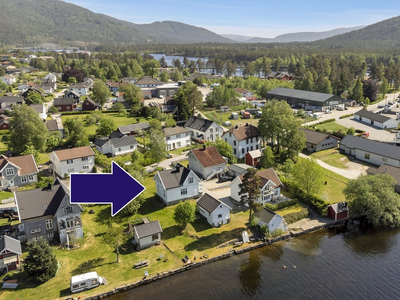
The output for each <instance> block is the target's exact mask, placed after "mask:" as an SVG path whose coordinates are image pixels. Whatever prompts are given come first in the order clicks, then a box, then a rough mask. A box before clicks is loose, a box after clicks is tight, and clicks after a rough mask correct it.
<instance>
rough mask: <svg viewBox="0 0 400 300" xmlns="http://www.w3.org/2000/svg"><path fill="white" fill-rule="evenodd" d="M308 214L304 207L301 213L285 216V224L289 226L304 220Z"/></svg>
mask: <svg viewBox="0 0 400 300" xmlns="http://www.w3.org/2000/svg"><path fill="white" fill-rule="evenodd" d="M308 213H309V211H308V208H306V207H304V208H303V209H302V210H301V211H298V212H293V213H290V214H287V215H285V220H286V223H288V224H291V223H294V222H297V221H299V220H301V219H304V218H306V217H307V216H308Z"/></svg>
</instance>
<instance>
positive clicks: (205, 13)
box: [65, 0, 400, 37]
mask: <svg viewBox="0 0 400 300" xmlns="http://www.w3.org/2000/svg"><path fill="white" fill-rule="evenodd" d="M65 1H66V2H70V3H74V4H76V5H79V6H82V7H85V8H87V9H89V10H91V11H94V12H97V13H103V14H106V15H109V16H112V17H115V18H117V19H121V20H126V21H130V22H133V23H137V24H144V23H152V22H155V21H166V20H171V21H178V22H183V23H187V24H190V25H195V26H199V27H204V28H207V29H209V30H211V31H214V32H216V33H218V34H224V33H230V34H240V35H248V36H259V37H275V36H277V35H279V34H283V33H292V32H300V31H325V30H330V29H334V28H340V27H353V26H359V25H369V24H372V23H376V22H379V21H381V20H384V19H388V18H391V17H395V16H398V15H400V5H399V3H398V0H387V1H382V2H380V1H376V0H375V1H370V0H364V1H361V0H347V1H343V0H336V1H329V0H328V1H326V0H325V1H324V0H319V1H311V0H297V1H293V0H286V1H284V0H275V1H268V0H249V1H237V0H230V1H228V0H202V1H193V0H192V1H189V0H150V1H129V0H117V1H110V0H65ZM383 4H384V5H383Z"/></svg>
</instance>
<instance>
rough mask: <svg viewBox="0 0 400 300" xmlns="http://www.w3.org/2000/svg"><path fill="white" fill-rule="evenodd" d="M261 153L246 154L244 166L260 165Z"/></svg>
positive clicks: (250, 152)
mask: <svg viewBox="0 0 400 300" xmlns="http://www.w3.org/2000/svg"><path fill="white" fill-rule="evenodd" d="M261 155H262V152H261V150H259V149H257V150H253V151H249V152H247V153H246V156H245V161H244V162H245V163H246V165H249V166H252V167H257V166H258V165H259V164H260V160H261Z"/></svg>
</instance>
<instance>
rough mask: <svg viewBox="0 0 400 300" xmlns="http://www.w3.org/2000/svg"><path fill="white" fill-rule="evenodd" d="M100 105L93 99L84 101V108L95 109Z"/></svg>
mask: <svg viewBox="0 0 400 300" xmlns="http://www.w3.org/2000/svg"><path fill="white" fill-rule="evenodd" d="M97 107H98V105H97V103H96V102H94V101H93V100H92V99H90V98H87V99H86V100H85V101H83V103H82V110H95V109H96V108H97Z"/></svg>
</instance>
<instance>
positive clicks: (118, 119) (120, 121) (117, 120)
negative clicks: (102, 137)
mask: <svg viewBox="0 0 400 300" xmlns="http://www.w3.org/2000/svg"><path fill="white" fill-rule="evenodd" d="M85 117H86V114H81V115H79V114H77V115H66V116H61V120H62V121H63V122H64V121H65V120H66V119H68V118H78V119H79V120H81V121H83V119H84V118H85ZM103 117H104V118H106V119H111V120H113V121H114V124H115V126H116V127H119V126H123V125H129V124H136V123H138V122H137V121H136V119H137V117H126V116H121V115H120V114H118V113H110V114H103ZM142 122H146V119H145V118H139V123H142ZM96 129H97V125H96V124H93V125H90V126H85V131H86V133H87V134H95V133H96ZM139 140H141V139H140V138H139Z"/></svg>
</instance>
